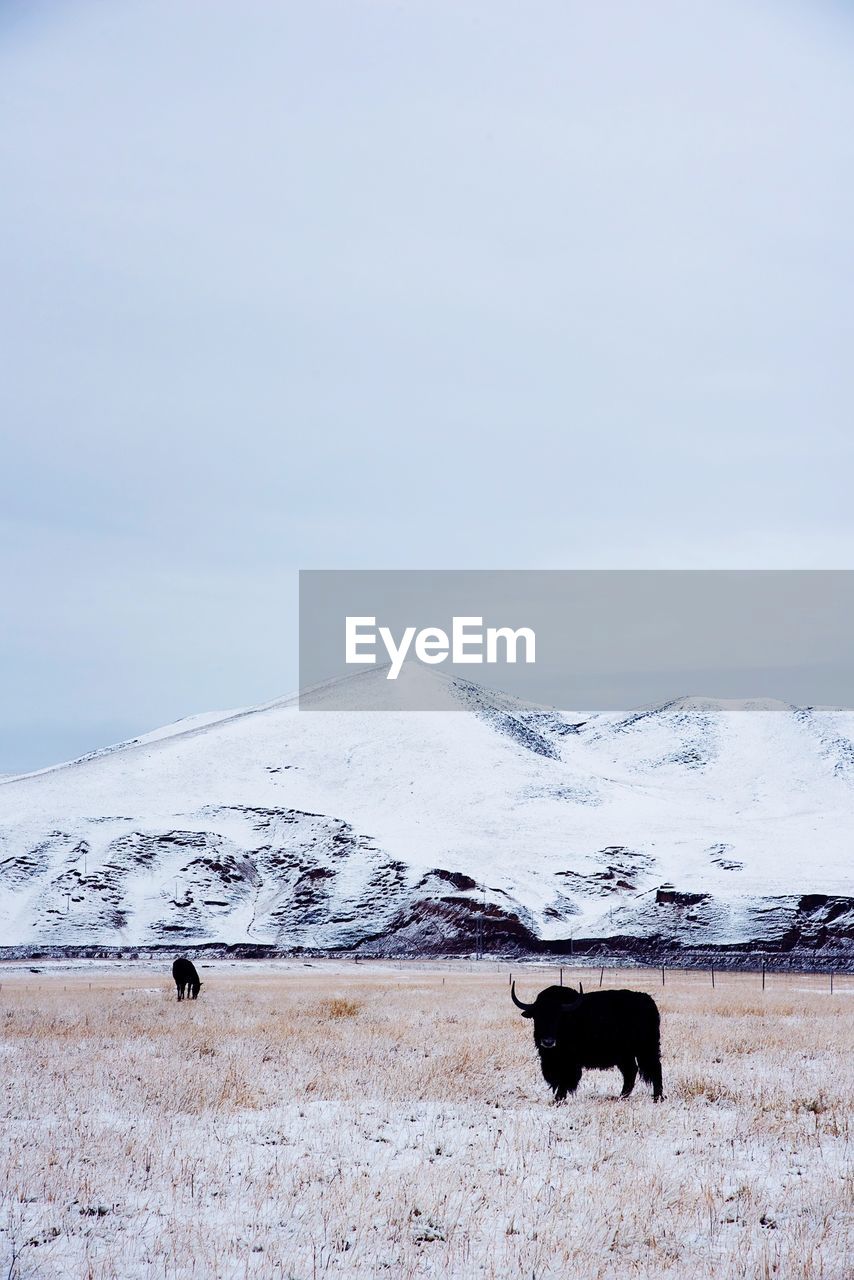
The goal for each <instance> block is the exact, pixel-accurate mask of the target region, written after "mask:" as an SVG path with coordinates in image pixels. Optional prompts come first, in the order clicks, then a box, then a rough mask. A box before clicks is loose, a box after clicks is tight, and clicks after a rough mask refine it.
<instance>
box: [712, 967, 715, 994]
mask: <svg viewBox="0 0 854 1280" xmlns="http://www.w3.org/2000/svg"><path fill="white" fill-rule="evenodd" d="M714 986H715V967H714V965H712V990H714Z"/></svg>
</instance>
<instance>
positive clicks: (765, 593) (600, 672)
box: [299, 569, 854, 736]
mask: <svg viewBox="0 0 854 1280" xmlns="http://www.w3.org/2000/svg"><path fill="white" fill-rule="evenodd" d="M299 594H300V613H299V663H300V668H299V684H300V690H301V693H300V701H299V705H300V709H305V710H344V711H346V710H351V711H358V712H363V711H373V710H377V711H386V710H392V711H409V710H413V711H434V710H436V711H443V710H453V709H459V707H460V706H461V705H464V704H465V705H468V703H469V702H475V703H477V705H478V706H480V707H483V706H484V705H485V698H486V695H485V694H481V693H477V692H476V691H475V690H476V687H477V686H480V687H481V688H482V689H486V690H490V691H491V692H490V694H489V696H490V697H492V696H493V694H494V695H495V696H496V697H497V698H499V700H500V698H501V697H503V696H504V695H508V694H509V695H511V696H513V697H515V698H517V699H519V700H521V701H522V702H524V703H527V704H529V706H530V705H531V704H534V705H538V706H540V707H542V706H544V705H546V706H552V707H559V708H562V709H565V710H570V711H572V712H573V713H577V714H578V717H579V719H584V718H585V717H586V715H587V714H588V713H596V712H599V711H617V712H623V711H630V710H633V709H636V708H650V707H653V708H655V707H661V706H665V705H666V704H667V703H668V702H670V701H672V700H676V701H679V700H681V699H684V698H694V699H700V700H702V699H713V700H715V699H717V700H724V701H727V702H736V703H738V704H739V706H740V705H746V706H750V707H755V708H756V709H762V708H766V709H771V708H774V707H778V708H783V709H786V708H789V709H791V708H792V707H798V708H802V709H804V713H803V716H802V719H801V720H800V721H799V723H803V724H807V723H810V724H812V723H815V724H816V725H820V720H821V716H820V712H819V711H818V710H816V709H817V708H821V707H822V706H833V707H854V572H850V571H842V570H839V571H836V570H834V571H826V572H819V571H806V570H794V571H792V572H788V571H779V570H778V571H759V570H756V571H752V570H751V571H747V570H744V571H736V570H733V571H729V570H727V571H720V572H716V571H713V570H702V571H696V572H694V571H688V570H684V571H681V570H660V571H659V570H655V571H649V572H643V571H635V570H632V571H626V572H621V571H611V570H609V571H595V570H591V571H587V572H586V571H584V570H566V571H563V570H558V569H544V570H531V571H524V570H484V571H476V570H462V569H460V570H446V569H418V570H412V571H406V570H399V569H393V570H392V569H388V570H366V569H358V570H335V569H307V570H302V571H301V572H300V577H299ZM495 705H496V706H498V705H499V703H498V702H497V703H496V704H495ZM501 706H502V707H503V710H500V711H496V712H495V714H496V715H506V716H509V717H510V718H511V719H513V722H514V724H517V722H518V724H521V725H522V729H520V730H518V731H519V732H520V733H522V735H523V736H524V724H525V721H526V717H527V716H528V715H529V714H533V713H530V712H528V711H526V710H525V709H524V708H522V709H520V708H518V707H517V708H509V709H508V707H507V706H504V704H501ZM674 714H675V713H674ZM692 714H693V713H692ZM698 714H699V713H698ZM514 718H515V719H514ZM689 718H690V717H689ZM507 723H508V725H509V723H510V721H509V720H508V721H507ZM518 724H517V728H518ZM508 731H509V730H508Z"/></svg>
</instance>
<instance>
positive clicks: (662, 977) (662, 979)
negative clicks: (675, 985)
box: [661, 965, 664, 986]
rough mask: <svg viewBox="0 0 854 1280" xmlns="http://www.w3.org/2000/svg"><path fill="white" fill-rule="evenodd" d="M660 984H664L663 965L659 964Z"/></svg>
mask: <svg viewBox="0 0 854 1280" xmlns="http://www.w3.org/2000/svg"><path fill="white" fill-rule="evenodd" d="M661 985H662V986H664V965H662V966H661Z"/></svg>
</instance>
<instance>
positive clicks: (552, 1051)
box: [510, 982, 662, 1102]
mask: <svg viewBox="0 0 854 1280" xmlns="http://www.w3.org/2000/svg"><path fill="white" fill-rule="evenodd" d="M510 995H511V997H512V999H513V1003H514V1004H515V1005H516V1006H517V1007H518V1008H519V1009H521V1010H522V1017H523V1018H533V1019H534V1043H535V1044H536V1046H537V1050H538V1052H539V1055H540V1065H541V1067H542V1069H543V1076H544V1077H545V1080H546V1083H547V1084H548V1085H549V1087H550V1088H551V1089H552V1091H553V1093H554V1096H555V1101H556V1102H563V1100H564V1098H565V1097H566V1095H567V1094H568V1093H575V1090H576V1089H577V1088H578V1082H579V1080H580V1079H581V1072H582V1071H583V1070H585V1069H586V1068H590V1067H594V1068H600V1069H602V1068H607V1067H618V1068H619V1069H620V1071H621V1072H622V1073H623V1091H622V1094H621V1095H620V1096H621V1097H623V1098H627V1097H628V1096H629V1094H630V1093H631V1091H632V1089H633V1088H634V1087H635V1080H636V1079H637V1075H638V1072H640V1074H641V1079H642V1080H645V1081H646V1082H647V1084H651V1085H652V1096H653V1099H654V1100H655V1101H656V1102H660V1101H661V1097H662V1093H661V1051H660V1047H659V1022H660V1019H659V1014H658V1005H657V1004H656V1003H655V1001H654V1000H653V998H652V996H648V995H646V994H645V993H644V992H643V991H592V992H590V994H589V995H585V994H584V988H583V987H581V986H580V985H579V988H578V990H577V991H576V990H574V988H573V987H546V989H545V991H541V992H540V994H539V995H538V996H537V998H536V1000H535V1001H534V1003H533V1004H525V1003H524V1002H523V1001H522V1000H520V999H519V998H518V996H517V995H516V984H515V982H514V983H513V984H512V986H511V988H510Z"/></svg>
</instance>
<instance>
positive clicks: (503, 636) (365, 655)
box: [344, 617, 537, 680]
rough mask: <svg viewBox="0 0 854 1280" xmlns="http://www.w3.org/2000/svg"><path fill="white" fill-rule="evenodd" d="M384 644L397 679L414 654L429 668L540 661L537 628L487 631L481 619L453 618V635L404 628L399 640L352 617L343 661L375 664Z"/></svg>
mask: <svg viewBox="0 0 854 1280" xmlns="http://www.w3.org/2000/svg"><path fill="white" fill-rule="evenodd" d="M380 643H381V644H382V646H383V647H384V649H385V653H386V655H387V657H388V660H389V669H388V672H387V675H386V679H388V680H396V679H397V677H398V676H399V675H400V672H401V669H402V667H403V664H404V662H405V661H406V659H407V658H408V657H409V656H410V654H412V655H414V656H415V657H416V658H417V659H418V661H419V662H425V663H427V664H428V665H429V666H434V665H437V664H438V663H440V662H447V660H448V659H449V658H450V660H451V662H452V663H454V664H455V665H457V664H465V663H483V662H487V663H491V664H493V665H494V664H496V663H499V662H501V663H504V662H509V663H515V662H517V661H519V657H518V655H519V651H520V649H521V651H522V653H523V655H524V656H523V658H522V659H521V660H522V661H523V662H529V663H530V662H536V660H537V657H536V651H537V637H536V633H535V632H534V630H533V628H532V627H518V628H517V629H516V630H514V629H513V628H512V627H486V628H485V629H484V626H483V618H481V617H454V618H452V619H451V631H450V635H449V634H448V632H447V631H445V630H444V629H443V628H442V627H422V628H420V629H419V628H417V627H411V626H410V627H404V628H403V630H402V632H401V633H400V638H399V639H397V638H396V637H395V635H394V633H393V632H392V629H391V627H377V620H376V618H375V617H348V618H346V619H345V623H344V661H345V662H346V663H347V665H348V666H353V665H360V664H373V663H376V661H377V650H378V648H379V646H380Z"/></svg>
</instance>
